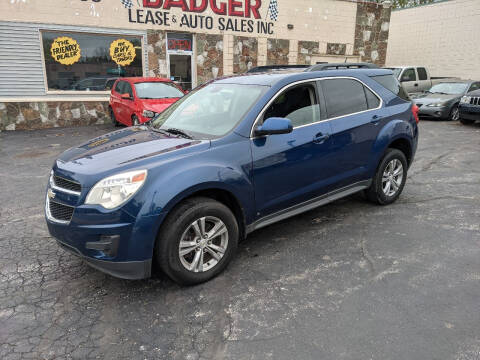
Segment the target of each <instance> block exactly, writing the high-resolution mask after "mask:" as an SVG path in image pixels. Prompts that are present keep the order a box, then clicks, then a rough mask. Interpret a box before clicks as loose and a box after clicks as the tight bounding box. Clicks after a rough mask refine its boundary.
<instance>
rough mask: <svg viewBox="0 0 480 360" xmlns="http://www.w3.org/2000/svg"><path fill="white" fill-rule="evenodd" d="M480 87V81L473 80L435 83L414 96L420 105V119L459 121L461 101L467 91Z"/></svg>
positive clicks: (416, 102) (414, 100)
mask: <svg viewBox="0 0 480 360" xmlns="http://www.w3.org/2000/svg"><path fill="white" fill-rule="evenodd" d="M476 89H480V82H478V81H473V80H452V81H447V82H442V83H439V84H435V85H433V86H432V87H431V88H430V90H427V91H426V92H425V93H423V94H422V95H419V96H418V97H415V98H413V102H414V103H415V104H416V105H417V106H418V108H419V111H418V116H419V117H420V119H445V120H452V121H457V120H458V119H459V118H460V112H459V108H458V106H459V103H460V99H461V98H462V96H464V95H465V94H466V93H467V92H469V91H473V90H476Z"/></svg>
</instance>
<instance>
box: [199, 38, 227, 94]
mask: <svg viewBox="0 0 480 360" xmlns="http://www.w3.org/2000/svg"><path fill="white" fill-rule="evenodd" d="M196 45H197V85H201V84H203V83H205V82H207V81H210V80H212V79H215V78H217V77H220V76H223V35H207V34H197V36H196Z"/></svg>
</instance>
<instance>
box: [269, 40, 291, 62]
mask: <svg viewBox="0 0 480 360" xmlns="http://www.w3.org/2000/svg"><path fill="white" fill-rule="evenodd" d="M289 52H290V41H289V40H283V39H267V65H287V64H288V54H289Z"/></svg>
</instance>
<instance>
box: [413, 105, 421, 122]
mask: <svg viewBox="0 0 480 360" xmlns="http://www.w3.org/2000/svg"><path fill="white" fill-rule="evenodd" d="M412 114H413V117H414V119H415V122H416V123H417V124H418V122H419V121H420V119H419V118H418V106H417V105H415V104H413V105H412Z"/></svg>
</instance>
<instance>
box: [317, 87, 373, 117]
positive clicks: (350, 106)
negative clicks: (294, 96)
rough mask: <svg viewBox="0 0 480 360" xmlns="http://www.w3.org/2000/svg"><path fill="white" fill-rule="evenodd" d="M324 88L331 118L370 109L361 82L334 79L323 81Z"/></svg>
mask: <svg viewBox="0 0 480 360" xmlns="http://www.w3.org/2000/svg"><path fill="white" fill-rule="evenodd" d="M322 86H323V91H324V93H325V101H326V103H327V114H328V117H329V118H332V117H337V116H342V115H348V114H353V113H356V112H360V111H364V110H367V109H368V105H367V98H366V96H365V91H364V86H363V85H362V84H361V83H360V82H358V81H356V80H351V79H332V80H323V81H322ZM372 95H373V94H372Z"/></svg>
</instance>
